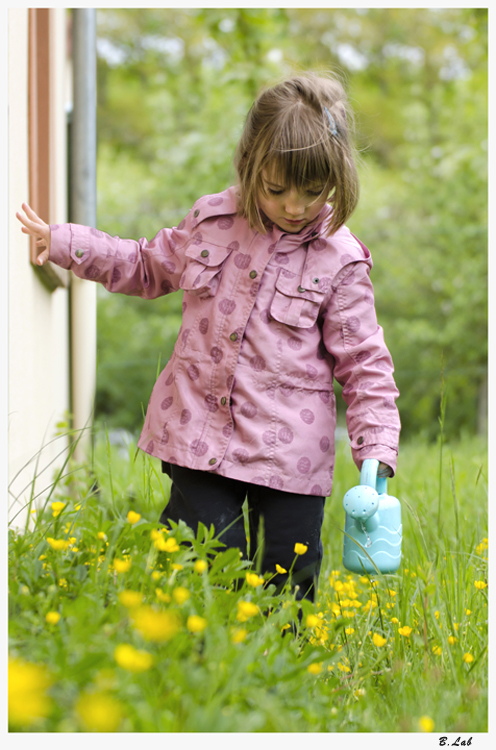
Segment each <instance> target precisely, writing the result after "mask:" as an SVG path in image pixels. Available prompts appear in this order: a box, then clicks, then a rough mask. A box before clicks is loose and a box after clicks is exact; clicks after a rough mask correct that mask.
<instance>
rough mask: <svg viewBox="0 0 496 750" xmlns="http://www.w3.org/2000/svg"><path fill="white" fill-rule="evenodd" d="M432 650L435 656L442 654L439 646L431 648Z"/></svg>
mask: <svg viewBox="0 0 496 750" xmlns="http://www.w3.org/2000/svg"><path fill="white" fill-rule="evenodd" d="M432 650H433V652H434V653H435V654H436V656H441V654H442V653H443V649H442V648H441V646H433V647H432Z"/></svg>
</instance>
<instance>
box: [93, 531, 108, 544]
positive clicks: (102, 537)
mask: <svg viewBox="0 0 496 750" xmlns="http://www.w3.org/2000/svg"><path fill="white" fill-rule="evenodd" d="M96 538H97V539H100V541H102V542H106V541H107V535H106V533H105V532H104V531H99V532H98V534H97V535H96Z"/></svg>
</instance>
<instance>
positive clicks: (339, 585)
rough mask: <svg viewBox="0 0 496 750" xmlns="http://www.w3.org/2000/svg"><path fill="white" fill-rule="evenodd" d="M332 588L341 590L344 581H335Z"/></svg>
mask: <svg viewBox="0 0 496 750" xmlns="http://www.w3.org/2000/svg"><path fill="white" fill-rule="evenodd" d="M334 589H335V591H342V590H343V589H344V583H343V582H342V581H336V583H335V584H334Z"/></svg>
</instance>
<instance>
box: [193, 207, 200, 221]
mask: <svg viewBox="0 0 496 750" xmlns="http://www.w3.org/2000/svg"><path fill="white" fill-rule="evenodd" d="M199 214H200V209H199V208H197V209H196V211H195V212H194V214H193V216H194V217H195V219H196V217H197V216H199Z"/></svg>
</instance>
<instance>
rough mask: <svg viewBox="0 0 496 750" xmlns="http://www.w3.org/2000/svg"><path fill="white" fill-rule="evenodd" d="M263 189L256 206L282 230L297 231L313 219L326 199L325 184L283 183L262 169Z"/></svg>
mask: <svg viewBox="0 0 496 750" xmlns="http://www.w3.org/2000/svg"><path fill="white" fill-rule="evenodd" d="M262 180H263V190H262V191H260V194H259V196H258V206H259V208H261V209H262V211H263V212H264V214H265V215H266V216H267V218H268V219H270V220H271V221H273V222H274V224H276V225H277V226H278V227H279V229H282V230H283V231H284V232H291V233H296V232H300V231H301V230H302V229H303V228H304V227H306V226H307V224H310V222H311V221H313V220H314V219H316V218H317V216H318V215H319V214H320V212H321V211H322V209H323V208H324V206H325V204H326V200H327V194H326V191H325V185H323V184H320V185H319V184H309V185H308V187H307V188H306V189H303V188H301V189H299V190H297V189H296V188H295V187H288V186H287V185H283V184H282V183H281V180H280V179H279V178H277V177H276V176H275V175H274V174H273V173H271V172H270V171H268V170H263V172H262Z"/></svg>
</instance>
